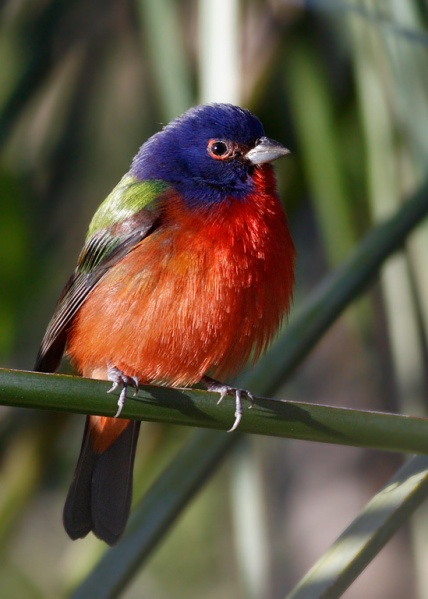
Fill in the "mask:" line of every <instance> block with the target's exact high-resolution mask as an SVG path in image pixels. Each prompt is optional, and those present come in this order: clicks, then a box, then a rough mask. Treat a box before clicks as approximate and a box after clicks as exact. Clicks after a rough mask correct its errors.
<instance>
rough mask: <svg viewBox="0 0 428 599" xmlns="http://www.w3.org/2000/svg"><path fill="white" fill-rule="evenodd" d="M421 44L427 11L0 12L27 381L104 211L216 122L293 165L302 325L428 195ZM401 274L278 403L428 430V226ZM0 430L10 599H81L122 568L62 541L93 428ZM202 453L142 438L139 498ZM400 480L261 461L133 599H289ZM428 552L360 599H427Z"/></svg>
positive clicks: (348, 453) (48, 419)
mask: <svg viewBox="0 0 428 599" xmlns="http://www.w3.org/2000/svg"><path fill="white" fill-rule="evenodd" d="M427 20H428V3H427V2H426V0H407V1H406V2H403V0H388V1H381V0H378V1H371V0H361V1H358V0H354V1H352V0H342V1H340V0H324V1H323V0H312V1H309V0H308V1H307V2H304V1H300V2H299V1H297V0H296V1H294V2H293V1H286V0H283V1H280V0H275V1H274V0H272V1H262V0H258V1H257V0H246V1H241V2H238V1H237V0H221V1H220V0H219V1H218V2H217V1H216V2H212V1H211V2H210V1H209V0H200V1H199V2H195V1H193V2H192V1H190V0H184V1H181V2H177V1H173V0H156V2H155V1H153V0H152V1H151V0H139V1H138V0H137V1H131V0H102V1H101V0H92V1H87V0H86V1H84V0H75V1H74V2H71V1H68V2H67V1H66V0H9V1H7V0H6V1H4V2H2V3H1V5H0V152H1V153H0V281H1V283H0V289H1V292H0V365H1V366H3V367H12V368H20V369H31V368H32V365H33V363H34V359H35V355H36V353H37V349H38V344H39V342H40V340H41V338H42V336H43V333H44V330H45V327H46V325H47V322H48V320H49V318H50V316H51V314H52V311H53V307H54V305H55V301H56V298H57V296H58V294H59V292H60V290H61V288H62V286H63V284H64V283H65V281H66V279H67V277H68V275H69V274H70V273H71V271H72V270H73V268H74V264H75V261H76V258H77V255H78V252H79V250H80V248H81V246H82V244H83V239H84V236H85V232H86V228H87V225H88V222H89V220H90V218H91V216H92V214H93V212H94V211H95V209H96V207H97V206H98V204H99V203H100V202H101V201H102V200H103V199H104V198H105V196H106V195H107V194H108V193H109V191H110V190H111V189H112V187H113V186H114V185H115V183H116V182H117V181H118V180H119V178H120V177H121V176H122V175H123V174H124V172H125V171H126V170H127V169H128V167H129V164H130V161H131V159H132V157H133V155H134V154H135V152H136V151H137V149H138V147H139V146H140V145H141V144H142V143H143V142H144V140H145V139H147V137H148V136H150V135H151V134H153V133H154V132H156V131H157V130H158V129H159V127H160V126H161V124H162V123H166V122H168V121H169V120H170V119H171V118H173V117H174V116H177V115H178V114H180V113H181V112H183V111H184V110H186V109H187V108H189V107H190V106H192V105H194V104H197V103H200V102H205V101H231V102H234V103H239V104H241V105H243V106H245V107H247V108H250V109H251V110H252V111H253V112H254V113H255V114H257V115H258V116H259V117H260V119H261V120H262V122H263V123H264V126H265V130H266V133H267V135H269V136H270V137H273V138H275V139H277V140H279V141H281V142H283V143H284V144H285V145H287V147H289V148H290V149H291V151H292V154H291V155H290V156H289V157H287V159H284V160H282V161H280V162H279V163H278V164H277V167H276V169H277V173H278V178H279V184H280V191H281V197H282V198H283V200H284V204H285V206H286V208H287V211H288V214H289V218H290V224H291V229H292V233H293V236H294V239H295V242H296V246H297V251H298V265H297V266H298V269H297V288H296V293H295V301H294V306H295V309H296V310H297V309H298V306H299V305H300V304H301V303H302V302H304V300H305V297H306V296H307V294H308V293H310V291H311V290H312V289H314V288H315V286H316V285H317V283H319V282H320V281H321V280H322V279H323V277H324V276H325V275H326V274H327V273H328V272H329V271H330V270H332V269H334V268H335V267H336V266H337V265H338V264H340V263H341V262H342V260H343V259H344V258H345V257H346V256H347V254H348V253H349V252H350V250H351V249H352V248H353V247H354V246H355V244H356V243H357V241H358V239H360V238H361V236H362V235H363V234H364V233H365V232H366V231H367V230H368V229H369V228H370V227H372V226H374V225H375V224H376V223H378V222H381V221H382V220H383V219H384V218H385V217H387V216H388V215H390V214H392V213H393V212H394V211H395V210H396V209H397V208H398V207H399V206H400V204H401V203H402V201H403V200H404V198H405V197H406V196H407V195H409V194H411V193H412V192H413V191H414V190H415V189H417V188H418V186H419V185H420V184H421V182H422V181H423V179H424V177H425V176H426V173H427V163H428V102H427V100H428V34H427ZM405 250H406V251H405V252H403V253H400V255H398V256H395V257H394V258H393V259H391V260H390V261H389V262H388V264H387V266H386V267H385V269H384V270H383V272H382V275H381V277H380V279H379V280H378V281H376V282H375V284H374V285H373V287H372V288H371V291H370V292H369V293H368V294H367V295H365V296H364V298H363V299H362V300H360V301H358V302H357V303H356V304H354V306H353V307H352V308H351V309H350V310H348V311H347V313H346V314H345V316H344V317H343V318H342V319H341V320H340V321H339V322H337V323H336V324H335V325H334V326H333V327H332V328H331V330H330V331H329V332H328V334H327V335H325V336H324V338H323V340H322V341H321V342H320V343H319V344H318V345H317V347H316V348H315V349H314V351H313V352H312V353H311V355H310V357H309V358H308V359H307V360H306V362H305V365H304V366H303V367H301V368H299V370H298V371H297V372H296V374H295V376H294V378H293V380H292V381H291V383H288V384H287V386H286V387H284V388H283V389H282V391H281V392H280V393H279V394H278V397H286V398H289V399H299V400H304V401H310V402H317V403H326V404H330V405H340V406H352V407H358V408H370V409H376V410H386V411H402V412H406V413H412V414H422V413H423V412H424V409H425V405H426V399H427V397H426V396H427V343H426V331H427V326H428V269H427V268H426V265H425V264H426V256H427V253H428V231H427V227H426V226H422V227H420V228H419V229H418V231H417V233H416V234H414V235H412V237H411V238H410V240H409V242H408V243H407V244H406V248H405ZM291 318H293V314H292V315H291ZM64 370H67V365H66V364H65V365H64ZM266 377H269V372H266ZM0 418H1V420H0V449H1V462H0V465H1V472H0V477H1V478H0V555H1V560H0V591H1V594H2V596H10V597H14V598H21V597H22V598H27V597H28V598H33V597H34V598H38V597H52V598H54V597H55V598H56V597H61V596H67V595H68V593H69V591H70V589H71V588H73V587H74V586H75V585H76V584H77V583H78V582H79V581H80V580H81V579H82V578H83V577H84V576H85V575H86V574H87V573H88V572H89V571H90V569H91V567H92V566H93V564H94V563H95V562H96V561H97V559H98V558H99V556H100V554H101V553H102V552H103V551H104V550H105V547H104V546H103V545H102V544H101V543H100V542H98V541H97V540H95V539H93V538H88V539H85V540H84V541H79V542H76V543H71V542H70V541H69V540H68V538H67V537H66V535H65V533H64V532H63V529H62V525H61V511H62V504H63V501H64V498H65V494H66V489H67V486H68V484H69V481H70V479H71V476H72V472H73V468H74V465H75V460H76V458H77V454H78V450H79V445H80V440H81V438H80V437H81V429H82V426H83V417H65V416H64V415H56V414H52V415H47V414H46V413H43V414H39V413H36V412H34V413H31V412H29V411H21V410H14V409H9V408H1V409H0ZM189 434H190V431H188V430H187V429H183V428H179V427H165V426H160V425H155V424H150V425H147V424H143V427H142V435H141V441H140V445H139V450H138V456H137V463H136V477H135V478H136V485H135V486H136V489H135V495H136V498H138V497H140V496H141V495H142V493H143V492H144V489H146V488H147V487H148V485H149V484H150V482H151V481H152V480H153V478H154V477H155V475H156V473H158V472H160V471H161V470H162V468H163V467H164V466H165V464H167V463H168V461H169V460H170V459H171V456H173V455H174V453H175V452H176V451H177V448H178V447H179V446H180V445H181V444H182V442H183V441H184V440H185V439H186V438H187V437H188V436H189ZM400 462H401V458H400V457H399V456H395V455H386V454H383V453H380V452H372V451H367V450H361V449H353V448H343V447H336V446H321V445H316V444H313V443H304V442H298V441H285V440H279V439H272V438H267V437H266V438H265V437H258V438H251V439H247V440H246V441H245V443H244V444H241V446H240V448H239V450H238V451H236V452H235V453H234V455H233V456H232V457H231V459H229V460H228V461H227V462H226V463H225V464H224V466H223V467H222V468H221V469H220V471H219V472H218V473H217V474H216V475H215V476H214V477H213V478H212V480H210V481H209V483H208V484H207V485H206V487H205V488H204V490H203V492H202V493H201V494H200V495H199V496H198V497H197V499H196V500H195V501H194V502H193V503H192V504H191V505H190V507H189V509H188V510H186V512H185V513H184V516H183V518H182V519H181V520H180V521H179V523H178V524H177V525H176V526H175V527H174V529H173V530H172V533H171V534H170V535H169V536H168V537H167V538H165V539H164V540H163V542H162V543H161V545H160V546H159V548H158V549H157V550H156V552H155V553H154V555H153V557H152V558H151V560H150V561H149V563H148V564H147V566H145V568H144V570H143V571H142V572H141V573H139V574H138V576H137V577H136V578H135V579H134V580H133V581H132V583H131V584H130V586H129V587H128V588H127V589H126V591H125V592H124V593H123V597H126V598H127V599H133V598H137V597H142V596H144V597H153V598H155V599H158V598H159V599H163V598H171V597H174V598H175V599H180V598H184V597H186V599H191V598H192V597H199V596H201V595H203V596H204V597H206V598H207V599H211V598H212V599H216V598H217V597H231V596H234V597H242V598H243V597H250V598H254V599H261V598H268V597H269V598H279V597H283V596H285V594H286V593H287V592H288V591H289V590H290V589H291V588H292V586H293V585H294V584H295V583H296V582H297V581H298V580H299V578H300V577H301V576H302V575H303V574H304V572H305V571H306V570H307V569H308V568H309V567H310V566H311V564H312V563H313V562H314V561H315V560H316V559H317V558H318V557H319V556H320V555H321V554H322V553H323V551H325V550H326V548H327V547H328V545H329V544H330V543H331V542H332V541H333V540H334V539H335V538H336V536H337V535H338V534H339V533H340V532H341V531H342V529H343V528H344V527H345V526H346V525H347V524H348V522H349V521H350V520H351V519H352V518H353V517H355V515H356V514H357V513H358V512H359V510H360V509H361V508H362V507H363V505H364V504H365V502H366V501H367V500H368V499H369V498H370V497H371V495H373V493H375V492H376V490H378V489H379V488H380V486H381V485H382V484H383V483H384V482H385V481H386V480H387V479H388V478H389V476H390V475H391V474H392V473H393V472H394V470H395V469H396V468H397V466H398V465H399V463H400ZM425 528H426V527H425ZM427 540H428V531H427V533H426V535H425V534H424V519H423V517H422V516H420V517H419V520H418V521H417V524H416V525H413V526H410V527H409V528H408V529H407V530H405V531H403V532H401V533H400V534H399V535H397V536H396V537H395V538H394V539H393V541H392V542H391V543H390V544H389V545H388V546H387V547H386V548H385V549H384V550H383V551H382V553H381V554H380V555H379V556H378V557H377V558H376V559H375V561H374V562H373V563H372V564H371V565H370V567H369V568H367V570H366V571H365V572H364V574H363V575H362V576H361V577H360V578H359V580H358V581H356V583H354V585H352V586H351V588H350V589H349V590H348V591H347V592H346V594H345V597H348V598H349V599H353V598H358V597H363V596H364V597H376V598H378V599H383V598H388V599H402V597H404V596H406V597H407V599H412V598H415V599H416V598H419V599H422V598H424V597H427V596H428V581H427V580H426V577H427V574H426V570H427V568H426V563H427V559H428V556H427Z"/></svg>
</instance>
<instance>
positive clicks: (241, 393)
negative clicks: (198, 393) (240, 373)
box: [201, 376, 254, 433]
mask: <svg viewBox="0 0 428 599" xmlns="http://www.w3.org/2000/svg"><path fill="white" fill-rule="evenodd" d="M201 382H202V383H203V385H204V386H205V387H206V388H207V389H208V391H216V392H217V393H220V398H219V400H218V402H217V405H218V404H219V403H220V402H222V401H223V399H224V398H225V397H226V395H234V396H235V421H234V423H233V425H232V428H230V429H229V430H228V431H227V432H228V433H231V432H232V431H235V430H236V429H237V428H238V426H239V423H240V422H241V419H242V412H243V410H242V398H243V397H245V399H248V401H249V402H250V406H249V407H250V409H251V408H252V407H253V404H254V396H253V394H252V393H250V391H247V389H238V388H237V387H231V386H229V385H225V384H224V383H220V382H218V381H215V380H214V379H211V378H210V377H207V376H204V377H203V378H202V381H201Z"/></svg>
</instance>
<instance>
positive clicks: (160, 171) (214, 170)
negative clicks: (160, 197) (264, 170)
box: [131, 104, 288, 205]
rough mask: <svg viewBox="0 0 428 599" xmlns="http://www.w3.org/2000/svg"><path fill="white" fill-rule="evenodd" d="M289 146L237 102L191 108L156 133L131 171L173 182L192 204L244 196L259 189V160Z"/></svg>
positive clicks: (138, 155) (139, 176)
mask: <svg viewBox="0 0 428 599" xmlns="http://www.w3.org/2000/svg"><path fill="white" fill-rule="evenodd" d="M287 152H288V151H287V150H286V149H285V148H284V147H283V146H281V145H280V144H277V143H276V142H272V141H271V140H268V139H267V138H266V137H264V131H263V126H262V124H261V122H260V121H259V119H258V118H257V117H255V116H254V115H252V114H251V113H250V112H249V111H248V110H244V109H242V108H239V107H237V106H233V105H231V104H209V105H204V106H198V107H196V108H192V109H190V110H188V111H187V112H185V113H184V114H183V115H181V116H180V117H178V118H177V119H175V120H173V121H171V123H169V124H168V125H166V126H165V127H164V128H163V129H162V131H159V133H156V134H155V135H153V137H151V138H150V139H149V140H148V141H147V142H146V143H145V144H144V145H143V146H142V147H141V148H140V150H139V152H138V154H137V155H136V156H135V158H134V160H133V163H132V166H131V173H132V174H133V175H134V176H136V177H137V178H139V179H141V180H146V179H158V180H162V181H165V182H167V183H169V184H170V185H172V186H173V187H174V188H175V189H177V191H178V192H179V193H180V195H181V196H182V197H183V198H184V200H185V201H186V202H188V203H190V204H192V205H200V204H205V205H206V204H210V203H215V202H219V201H222V200H223V199H225V198H228V197H232V198H236V199H240V198H243V197H245V196H246V195H247V194H248V193H249V192H251V191H252V189H253V180H252V177H251V175H252V173H253V171H254V168H255V165H256V164H259V163H262V162H270V160H274V159H275V158H278V157H279V156H280V155H283V154H285V153H287Z"/></svg>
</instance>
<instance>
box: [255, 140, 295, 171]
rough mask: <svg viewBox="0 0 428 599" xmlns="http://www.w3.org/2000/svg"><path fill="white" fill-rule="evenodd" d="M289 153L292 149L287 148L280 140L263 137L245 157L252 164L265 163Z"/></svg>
mask: <svg viewBox="0 0 428 599" xmlns="http://www.w3.org/2000/svg"><path fill="white" fill-rule="evenodd" d="M289 153H290V150H287V148H286V147H284V146H283V145H282V144H280V143H279V142H277V141H274V140H273V139H269V137H261V138H260V139H259V141H258V142H257V145H256V146H255V147H254V148H252V149H251V150H250V151H249V152H247V153H246V154H245V158H246V159H247V160H249V161H250V162H251V163H252V164H264V163H265V162H272V160H276V159H277V158H281V156H285V155H286V154H289Z"/></svg>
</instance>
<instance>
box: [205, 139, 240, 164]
mask: <svg viewBox="0 0 428 599" xmlns="http://www.w3.org/2000/svg"><path fill="white" fill-rule="evenodd" d="M207 150H208V154H209V155H210V156H211V158H214V159H215V160H226V158H230V157H231V156H233V155H234V151H235V147H234V145H233V144H232V143H230V142H228V141H223V140H222V139H210V141H209V142H208V146H207Z"/></svg>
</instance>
